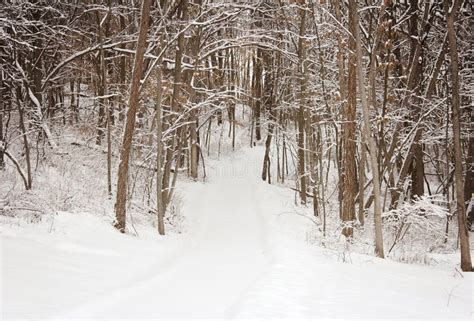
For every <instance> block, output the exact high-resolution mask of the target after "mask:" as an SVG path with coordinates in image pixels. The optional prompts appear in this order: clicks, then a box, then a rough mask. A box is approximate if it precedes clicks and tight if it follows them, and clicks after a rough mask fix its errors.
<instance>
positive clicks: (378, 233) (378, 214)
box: [349, 0, 384, 258]
mask: <svg viewBox="0 0 474 321" xmlns="http://www.w3.org/2000/svg"><path fill="white" fill-rule="evenodd" d="M349 12H351V13H352V14H353V15H354V23H355V25H356V26H359V15H358V13H357V4H356V2H355V0H349ZM355 36H356V52H357V80H358V87H359V95H360V99H361V102H362V114H363V118H364V127H363V129H364V136H365V140H366V141H367V142H368V144H369V154H370V165H371V170H372V177H373V178H372V184H373V186H374V225H375V254H376V255H377V256H378V257H381V258H383V257H384V251H383V237H382V207H381V196H380V178H379V166H378V161H377V147H376V145H375V139H374V137H373V135H372V130H371V127H370V111H369V106H368V103H367V96H366V91H365V83H364V72H363V69H362V66H363V61H362V43H361V41H362V40H361V36H360V31H359V28H355Z"/></svg>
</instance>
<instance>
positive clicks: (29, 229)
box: [1, 148, 473, 320]
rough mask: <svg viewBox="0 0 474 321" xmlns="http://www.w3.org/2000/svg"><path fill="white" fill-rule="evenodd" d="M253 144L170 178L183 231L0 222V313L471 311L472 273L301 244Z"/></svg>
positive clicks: (72, 218) (463, 314)
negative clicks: (195, 172)
mask: <svg viewBox="0 0 474 321" xmlns="http://www.w3.org/2000/svg"><path fill="white" fill-rule="evenodd" d="M261 152H262V149H261V148H254V149H243V150H242V151H240V152H238V153H237V152H236V153H234V154H230V155H229V156H227V157H225V158H224V159H223V160H222V161H220V162H213V163H211V164H210V165H209V174H208V175H209V179H208V181H207V182H204V183H192V182H187V183H186V182H183V183H180V184H179V190H180V193H181V195H184V198H183V200H182V202H183V205H182V209H181V211H182V212H183V215H184V216H185V221H186V224H185V225H186V226H187V231H186V232H185V233H182V234H171V235H168V236H167V237H166V238H162V237H159V236H157V235H156V234H155V233H156V232H155V230H154V229H152V228H151V227H147V226H137V231H138V233H139V235H140V237H134V236H130V235H123V234H120V233H118V232H117V231H116V230H115V229H114V228H113V227H112V225H111V219H109V218H107V217H98V216H95V215H91V214H86V213H83V214H71V213H66V212H60V213H58V214H57V215H53V216H51V217H49V218H47V219H46V220H44V221H43V222H41V223H40V224H39V225H36V224H33V225H32V224H10V225H8V224H4V225H2V226H1V249H2V253H1V257H2V261H1V271H2V279H1V281H2V300H1V302H2V319H9V318H25V319H42V318H48V319H49V318H55V319H61V320H62V319H64V320H67V319H76V318H79V319H100V320H102V319H118V318H129V319H137V318H165V319H169V318H257V319H263V318H290V319H294V318H311V319H320V318H347V319H352V318H362V319H366V318H377V319H379V318H380V319H381V318H385V317H386V316H387V315H390V317H392V318H403V319H405V318H441V319H445V320H452V319H455V318H461V319H466V320H469V319H470V318H471V317H472V282H473V279H472V276H471V275H470V274H463V273H460V272H457V271H455V270H454V269H452V270H436V269H434V268H430V267H421V266H410V265H405V264H400V263H395V262H391V261H387V260H381V259H377V258H374V257H370V256H364V255H357V254H353V253H352V254H351V253H346V254H345V255H346V257H345V258H343V255H344V254H342V253H337V252H335V251H330V250H325V249H323V248H320V247H315V246H312V245H311V244H309V243H308V242H307V236H308V233H310V229H311V225H308V219H310V217H302V216H298V215H295V214H292V213H290V212H289V211H291V209H292V206H293V205H292V204H293V201H292V198H293V197H294V195H293V193H292V192H291V191H289V190H288V189H286V188H283V187H278V186H271V185H268V184H267V183H265V182H262V181H261V180H260V179H258V175H255V174H256V171H257V170H258V166H256V164H259V163H260V159H261ZM344 261H345V262H344Z"/></svg>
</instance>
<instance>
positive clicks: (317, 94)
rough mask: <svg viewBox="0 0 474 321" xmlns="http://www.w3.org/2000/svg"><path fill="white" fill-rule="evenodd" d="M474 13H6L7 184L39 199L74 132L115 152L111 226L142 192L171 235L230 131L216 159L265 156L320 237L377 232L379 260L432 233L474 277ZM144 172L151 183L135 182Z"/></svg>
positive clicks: (98, 9) (311, 0) (205, 0)
mask: <svg viewBox="0 0 474 321" xmlns="http://www.w3.org/2000/svg"><path fill="white" fill-rule="evenodd" d="M472 6H473V4H472V2H471V1H465V0H443V1H421V0H403V1H392V0H374V1H368V0H365V1H356V0H348V1H336V0H292V1H283V0H259V1H230V0H229V1H225V0H142V1H138V0H84V1H72V0H71V1H69V0H59V1H57V0H5V1H2V5H1V6H0V33H1V37H0V67H1V68H0V72H1V83H0V90H1V92H0V95H1V96H0V184H4V181H3V179H2V178H1V177H2V171H3V172H5V171H6V170H8V169H11V170H12V171H15V173H16V175H17V177H18V178H19V180H20V181H21V184H22V189H24V190H31V189H33V190H34V189H42V185H41V183H40V182H36V181H35V179H34V177H35V175H34V173H35V171H36V169H37V168H38V164H41V163H42V162H44V161H45V160H46V159H47V158H48V157H49V155H59V154H61V153H63V152H64V150H65V146H63V145H62V144H61V143H60V142H61V141H62V140H61V139H60V138H61V137H62V136H64V135H66V134H67V135H75V136H77V137H81V139H82V140H81V142H87V146H93V147H94V148H96V149H99V150H101V151H103V154H104V157H103V163H102V164H101V165H100V166H103V167H104V168H107V171H106V172H107V176H105V177H103V182H104V183H103V187H102V188H103V190H104V191H106V194H107V195H108V196H109V197H110V198H111V199H112V200H113V201H114V203H115V215H116V221H115V227H116V228H117V229H118V230H120V231H121V232H125V231H126V228H127V225H126V224H127V209H128V208H129V207H128V206H127V204H129V203H130V202H131V201H132V200H133V199H134V197H135V198H137V196H136V195H137V193H138V191H137V189H138V188H143V189H144V191H143V195H145V196H143V198H144V199H143V202H144V203H146V204H151V205H150V208H151V211H152V214H153V215H155V216H156V218H157V222H158V224H157V227H158V230H159V231H158V232H159V233H160V234H162V235H164V234H165V233H166V231H165V227H166V225H165V218H166V217H167V215H168V213H169V210H170V204H171V202H172V199H173V196H174V191H175V186H176V183H177V181H178V176H179V175H180V174H179V173H185V175H187V176H188V177H189V178H190V179H191V180H194V181H199V180H203V179H204V178H205V175H206V158H207V157H208V151H209V146H211V139H213V138H214V137H215V135H211V133H212V132H213V131H215V130H220V128H222V131H221V134H220V135H221V137H223V139H222V142H221V141H219V147H220V146H221V144H226V145H228V146H230V148H232V149H234V148H236V147H237V145H238V144H241V145H246V146H250V147H254V146H257V145H261V146H264V148H265V153H264V154H263V155H262V158H261V159H262V162H261V164H259V166H260V168H261V178H262V179H263V180H264V181H267V182H268V183H269V184H280V185H282V186H286V187H287V188H288V189H292V190H293V191H294V192H295V202H296V203H297V204H298V205H300V206H304V207H307V208H311V209H312V211H313V214H314V219H315V221H317V222H319V224H320V230H321V233H322V235H326V233H327V230H326V229H327V222H329V221H336V222H337V224H338V225H339V226H340V229H339V230H338V231H339V232H338V233H339V234H342V235H343V236H344V237H345V238H347V242H351V240H352V239H354V238H355V237H356V236H357V234H360V233H369V234H370V235H371V237H372V242H373V243H371V246H372V247H373V253H375V255H376V256H378V257H381V258H383V257H385V256H387V255H388V254H389V253H390V252H391V251H392V249H393V248H394V246H396V245H397V243H398V242H401V240H402V239H403V237H404V236H405V235H407V233H408V234H409V233H411V231H412V230H414V229H415V226H417V224H418V225H423V224H427V226H430V229H427V230H425V232H426V233H427V235H426V237H433V235H436V237H437V238H438V239H439V240H440V242H441V243H443V242H448V239H453V240H454V241H453V242H454V246H455V247H457V246H459V248H460V253H461V258H460V260H461V268H462V270H463V271H471V270H472V262H471V254H470V253H471V252H470V248H469V247H470V243H469V230H470V229H471V226H472V225H473V223H474V206H473V200H472V195H473V192H474V175H473V174H474V173H473V170H474V169H473V166H474V132H473V131H474V127H473V126H474V108H473V104H474V102H473V97H474V52H473V50H474V37H473V30H472V24H473V21H472V20H473V16H472V12H473V8H472ZM242 108H245V109H246V110H248V111H249V112H250V115H251V116H250V125H249V126H248V128H242V126H243V125H242V124H241V122H239V119H240V115H239V112H241V110H242ZM224 124H227V125H228V127H226V128H227V129H226V130H225V132H224V129H223V128H224V127H222V126H224ZM242 130H245V131H248V135H247V136H245V137H246V138H245V139H246V141H242V136H238V135H237V134H236V132H238V131H242ZM239 139H240V141H239ZM78 144H79V143H78ZM80 144H82V143H80ZM84 144H86V143H84ZM131 168H140V169H141V171H142V174H141V175H142V176H140V177H141V179H142V182H143V184H141V185H138V186H139V187H135V184H134V180H135V179H136V176H134V175H132V173H131V170H130V169H131ZM133 172H134V171H133ZM134 173H135V172H134ZM145 189H146V190H145ZM140 195H142V192H140ZM332 198H334V199H335V200H336V201H337V202H336V210H335V211H333V209H334V205H333V203H332V202H330V199H332ZM426 204H428V205H429V204H432V205H436V206H437V207H436V208H442V209H443V213H446V215H445V216H443V217H442V218H440V217H439V215H435V214H436V213H434V214H433V213H432V212H431V210H430V207H429V206H428V205H426ZM0 213H1V212H0ZM434 223H436V224H434ZM308 224H312V223H308ZM191 228H192V227H191ZM416 233H418V232H416Z"/></svg>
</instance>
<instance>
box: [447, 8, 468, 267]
mask: <svg viewBox="0 0 474 321" xmlns="http://www.w3.org/2000/svg"><path fill="white" fill-rule="evenodd" d="M449 2H450V1H449V0H444V11H445V14H446V20H447V29H448V40H449V53H450V56H451V80H452V83H453V86H452V123H453V142H454V179H455V185H456V207H457V214H458V226H459V241H460V244H461V269H462V270H463V271H472V270H473V269H472V263H471V251H470V248H469V247H470V246H469V234H468V230H467V224H466V207H465V204H464V191H463V179H462V154H461V153H462V147H461V121H460V118H461V102H460V93H459V90H460V85H459V57H458V48H457V41H456V31H455V28H454V17H455V16H456V11H457V10H458V8H459V1H458V0H454V3H453V6H452V8H450V3H449Z"/></svg>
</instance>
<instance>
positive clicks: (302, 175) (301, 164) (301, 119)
mask: <svg viewBox="0 0 474 321" xmlns="http://www.w3.org/2000/svg"><path fill="white" fill-rule="evenodd" d="M303 2H305V1H303ZM299 10H300V32H299V40H298V59H299V66H298V68H299V72H298V76H299V77H300V93H299V108H298V112H297V116H296V117H297V123H298V176H299V177H298V179H299V183H300V186H299V191H300V192H299V194H300V199H301V203H303V204H306V168H305V159H304V158H305V135H304V133H305V112H304V110H305V105H304V104H305V102H306V100H305V99H304V98H305V95H306V93H305V91H306V62H305V40H304V35H305V32H306V28H305V27H306V26H305V24H306V10H305V9H302V8H300V9H299Z"/></svg>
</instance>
